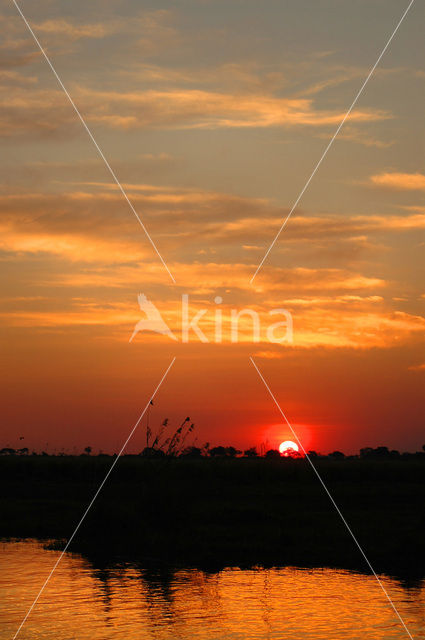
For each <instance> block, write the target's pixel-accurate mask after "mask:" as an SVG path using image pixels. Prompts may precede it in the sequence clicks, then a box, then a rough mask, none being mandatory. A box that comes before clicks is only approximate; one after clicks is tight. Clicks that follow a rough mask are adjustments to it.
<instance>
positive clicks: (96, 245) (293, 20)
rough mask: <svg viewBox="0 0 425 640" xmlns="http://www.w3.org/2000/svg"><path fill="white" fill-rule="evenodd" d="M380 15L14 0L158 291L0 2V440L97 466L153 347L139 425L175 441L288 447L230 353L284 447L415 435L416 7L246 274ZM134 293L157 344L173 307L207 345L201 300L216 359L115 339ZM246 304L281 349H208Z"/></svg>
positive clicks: (303, 8)
mask: <svg viewBox="0 0 425 640" xmlns="http://www.w3.org/2000/svg"><path fill="white" fill-rule="evenodd" d="M381 4H382V3H380V2H378V0H376V1H374V2H363V0H362V1H361V2H359V3H358V4H357V6H356V7H355V8H354V7H351V6H350V5H349V3H341V6H340V7H337V8H336V7H335V6H334V3H331V2H330V1H329V2H328V1H327V0H326V1H325V0H324V1H323V2H321V3H317V4H314V5H313V4H312V3H311V2H307V0H298V1H297V2H294V1H291V2H288V3H285V6H282V7H280V6H277V5H275V3H270V4H269V5H267V6H265V7H264V11H262V12H261V14H260V13H259V12H258V7H257V5H256V3H254V2H247V3H246V6H245V7H244V13H243V15H242V14H241V12H240V10H239V9H238V5H239V3H237V2H232V1H230V2H226V3H222V2H215V3H210V2H205V3H191V2H189V3H186V4H185V5H184V7H183V6H182V7H180V8H179V7H176V6H175V4H174V3H171V2H169V3H166V2H164V3H162V4H161V6H158V5H157V3H155V6H153V5H151V4H150V3H148V2H146V3H145V2H142V3H139V2H138V3H135V2H131V1H128V0H127V1H125V2H123V3H120V4H119V7H118V6H117V7H115V8H114V7H112V6H108V7H107V8H106V9H105V6H104V4H102V10H101V11H99V8H100V5H99V6H97V5H98V3H97V1H95V2H93V3H90V4H89V6H86V5H87V3H82V2H79V1H77V2H75V3H72V7H71V6H70V5H69V3H65V2H58V3H55V6H54V7H53V6H52V5H51V3H49V2H39V3H37V6H36V5H35V4H34V3H30V2H27V3H25V2H23V3H22V8H23V11H24V13H26V15H27V18H28V19H29V20H30V22H31V24H32V25H33V27H34V30H35V32H36V33H37V35H38V37H39V38H40V41H41V42H42V44H43V46H45V47H46V50H47V52H48V54H49V55H50V56H51V58H52V61H53V63H54V64H55V66H56V68H57V71H58V73H59V75H60V76H61V78H62V80H63V82H64V83H65V85H66V86H67V87H68V89H69V91H70V93H71V95H72V96H73V98H74V99H75V102H76V104H77V105H78V107H79V109H80V110H81V113H82V115H83V117H84V118H85V119H86V120H87V123H88V125H89V126H90V127H91V128H92V130H93V134H94V136H95V138H96V140H97V141H98V143H99V144H100V145H101V147H102V149H103V150H104V152H105V155H106V157H107V158H108V160H109V161H110V163H111V165H112V166H113V168H114V171H116V173H117V175H118V177H119V179H120V180H121V181H122V185H123V188H124V189H125V191H126V193H127V194H128V197H129V198H130V200H131V202H132V203H133V205H134V207H135V209H136V210H137V212H138V214H139V215H140V217H141V219H142V220H143V223H144V224H145V225H146V227H147V229H148V230H149V233H150V234H151V236H152V238H153V239H154V242H155V243H156V245H157V247H158V249H159V251H160V252H161V255H163V257H164V259H165V260H166V262H167V265H168V266H169V268H170V270H171V272H172V273H173V275H174V277H175V279H176V284H172V283H171V281H170V278H169V277H168V274H167V272H166V271H165V270H164V268H163V266H162V265H161V263H160V261H159V260H158V257H157V256H156V254H155V252H154V251H153V249H152V246H151V245H150V243H149V241H148V240H147V238H146V236H145V234H144V233H143V230H142V229H141V227H140V225H139V224H138V222H137V220H136V219H135V217H134V215H133V213H132V212H131V211H130V209H129V207H128V204H127V203H126V202H125V200H124V198H123V196H122V194H121V193H119V191H118V189H117V188H116V186H114V184H113V183H112V181H111V177H110V175H109V174H108V172H107V170H106V169H105V166H104V164H103V162H102V160H101V159H100V158H99V156H98V155H97V153H96V150H95V148H94V147H93V145H92V143H91V142H90V140H89V139H88V137H87V135H86V133H85V132H84V130H83V129H82V127H81V124H80V123H79V122H78V119H77V118H76V115H75V112H74V111H73V110H72V108H71V106H70V105H69V103H68V102H67V99H66V97H65V96H64V94H63V92H62V91H61V90H60V87H59V86H58V85H57V83H56V81H55V79H54V77H53V76H52V73H51V71H50V70H49V68H48V66H47V64H46V62H45V60H44V59H42V57H41V56H40V54H39V53H38V52H37V50H36V48H35V45H34V43H33V41H32V40H31V37H30V35H29V33H28V31H27V30H26V27H25V25H24V24H23V22H22V20H21V19H20V18H19V16H17V15H16V13H15V12H14V11H13V7H11V6H10V5H9V3H3V4H2V5H1V14H0V20H1V22H2V25H3V26H4V27H5V28H7V30H6V33H7V36H6V38H5V40H4V42H3V44H2V45H1V49H0V63H1V64H0V91H1V93H2V100H3V107H2V110H1V112H0V135H1V136H2V143H3V148H4V151H5V153H4V154H3V156H2V159H1V160H0V162H1V170H2V171H1V175H2V184H1V187H0V230H1V234H0V257H1V263H2V281H1V295H2V313H1V317H0V321H1V325H2V351H3V357H4V366H3V383H2V387H1V393H2V397H1V407H2V420H1V442H0V445H2V446H6V445H10V446H18V445H21V446H22V443H24V444H26V445H27V446H29V447H30V448H33V447H34V448H37V449H40V448H46V447H47V443H48V448H49V450H51V451H53V450H60V449H62V448H65V449H67V450H69V451H72V450H73V448H74V447H76V448H77V449H78V450H80V449H81V448H82V447H83V446H86V445H91V446H93V447H94V449H95V450H98V449H103V450H107V451H109V450H114V449H115V450H116V449H117V448H118V447H119V445H120V443H121V442H122V441H123V440H124V439H125V437H126V435H127V433H128V432H129V430H130V428H131V427H132V425H133V424H134V422H135V421H136V419H137V417H138V415H139V414H140V412H141V410H142V408H143V406H144V405H145V404H146V402H147V400H148V398H149V396H150V394H151V393H152V391H153V390H154V388H155V386H156V384H157V383H158V381H159V379H160V378H161V376H162V374H163V372H164V370H165V369H166V367H167V366H168V364H169V362H170V360H171V358H172V357H173V356H177V360H176V363H175V365H174V367H173V369H172V371H171V372H170V374H169V377H168V378H167V380H166V382H165V383H164V386H163V387H162V388H161V390H160V393H159V395H158V398H157V400H156V401H155V406H154V408H153V409H152V412H151V420H152V421H153V424H159V423H160V422H161V421H162V419H163V418H165V417H169V418H170V419H171V420H172V421H174V423H178V422H179V421H180V420H181V418H182V417H185V416H186V415H190V416H191V418H192V419H193V421H194V422H195V424H196V430H195V435H196V437H197V439H198V440H197V442H198V443H199V444H201V443H204V442H206V441H209V442H211V443H213V444H218V443H224V444H234V445H236V446H238V447H248V446H252V445H257V446H259V445H260V444H261V443H262V442H263V443H268V444H269V445H270V446H276V445H277V444H278V443H279V442H280V441H281V440H283V439H286V438H288V437H292V436H291V434H290V433H289V432H288V429H287V427H284V426H282V424H281V418H280V416H279V414H278V412H277V411H276V408H275V407H274V405H273V403H272V401H271V399H270V397H268V395H267V393H266V390H265V388H264V386H263V385H262V383H261V381H260V380H259V378H258V375H257V374H256V372H255V370H254V369H253V367H252V364H251V363H250V361H249V356H250V355H253V356H254V357H255V359H256V361H257V363H258V366H259V367H260V369H261V370H262V371H263V373H264V375H265V377H266V379H267V380H268V382H269V384H270V386H271V388H272V390H273V391H274V392H275V394H276V396H277V398H278V400H279V402H280V403H281V406H282V409H283V410H284V411H285V412H286V414H287V416H288V418H289V420H291V422H292V423H293V425H294V427H295V428H296V430H297V432H298V433H299V435H300V437H301V439H302V441H303V444H304V446H305V447H306V448H307V449H309V448H314V449H316V450H319V451H329V450H334V449H342V450H345V451H355V450H358V448H359V447H361V446H367V445H371V446H374V445H375V446H376V445H379V444H386V445H388V446H390V447H394V448H398V449H402V450H405V449H410V450H412V449H413V450H415V449H418V448H420V447H421V446H422V444H424V442H425V433H424V430H423V421H424V415H423V402H422V396H423V383H424V376H425V351H424V348H423V347H424V338H423V336H424V328H425V317H424V303H425V289H424V285H423V282H424V280H423V275H424V269H423V265H424V261H423V249H424V245H425V234H424V229H425V201H424V192H425V167H424V164H423V152H424V147H425V145H424V142H425V138H424V131H423V122H422V118H423V97H424V79H425V70H424V68H423V65H422V60H423V59H424V56H423V55H422V56H421V55H419V52H420V50H421V48H423V46H424V44H423V38H422V33H421V30H420V27H419V25H420V24H421V17H425V16H423V15H422V14H423V13H424V7H422V6H421V5H417V6H415V7H414V9H413V10H412V15H411V16H409V17H408V18H407V19H406V22H405V23H404V24H403V26H402V28H401V29H400V32H399V33H398V34H397V37H396V38H395V40H394V42H393V43H392V45H391V47H390V49H389V51H388V52H387V54H386V56H385V58H384V59H383V60H382V63H381V65H380V67H379V69H378V70H377V72H376V73H375V74H374V76H373V77H372V79H371V81H370V83H369V85H368V86H367V88H366V90H365V92H364V94H363V95H362V97H361V100H360V101H359V102H358V104H357V105H356V107H355V109H354V110H353V112H352V115H351V116H350V118H349V120H348V121H347V123H346V124H345V126H344V128H343V129H342V131H341V133H340V135H339V137H338V139H337V141H336V143H335V145H334V146H333V147H332V149H331V150H330V151H329V154H328V156H327V158H326V160H325V162H324V163H323V165H322V166H321V168H320V170H319V172H318V174H317V175H316V177H315V178H314V180H313V181H312V183H311V185H310V187H309V189H308V191H307V192H306V194H305V196H304V197H303V200H302V202H301V203H300V206H299V208H298V209H297V210H296V211H295V212H294V215H293V216H292V218H291V220H290V221H289V223H288V225H287V227H286V228H285V230H284V232H283V233H282V235H281V237H280V238H279V241H278V242H277V243H276V245H275V247H274V248H273V251H272V252H271V253H270V256H269V258H268V260H267V262H266V263H265V265H264V267H263V269H262V270H261V271H260V272H259V274H258V276H257V277H256V279H255V280H254V282H253V283H252V284H250V279H251V277H252V275H253V273H254V272H255V269H256V267H257V265H258V264H259V262H260V260H261V259H262V257H263V255H264V252H265V251H266V249H267V247H268V246H269V245H270V243H271V241H272V240H273V237H274V235H275V234H276V232H277V230H278V229H279V227H280V224H281V222H282V220H283V219H284V218H285V216H286V215H287V213H288V211H289V210H290V208H291V207H292V204H293V203H294V201H295V199H296V197H297V196H298V194H299V192H300V190H301V188H302V187H303V186H304V184H305V181H306V180H307V178H308V177H309V175H310V173H311V171H312V169H313V167H314V165H315V163H316V162H317V160H318V159H319V157H320V155H321V153H322V152H323V149H324V148H325V146H326V144H327V141H328V140H329V139H330V137H331V136H332V134H333V132H334V131H335V128H336V126H337V125H338V123H339V122H340V120H341V118H342V117H343V116H344V114H345V111H346V110H347V108H348V107H349V105H350V104H351V101H352V100H353V98H354V96H355V94H356V93H357V91H358V88H359V87H360V85H361V83H362V82H363V79H364V78H365V77H366V75H367V73H368V71H369V69H370V67H371V65H372V64H373V63H374V62H375V60H376V57H377V51H378V50H379V47H382V46H383V45H384V43H385V41H386V39H387V38H388V36H389V34H390V33H391V31H392V29H393V28H394V25H395V24H396V22H397V19H398V18H399V13H400V6H399V3H398V2H396V1H395V0H389V1H388V2H387V4H386V11H385V15H383V14H382V6H381ZM201 5H202V6H201ZM318 5H320V7H319V6H318ZM342 5H344V6H342ZM307 9H308V11H307ZM413 12H414V13H415V15H413ZM99 16H101V18H99ZM301 16H302V18H303V19H302V21H301V20H300V17H301ZM277 25H279V28H277ZM377 43H378V44H377ZM139 292H142V293H145V294H146V295H147V296H148V297H149V298H150V299H151V300H152V301H153V302H154V303H155V304H156V305H157V307H158V309H159V310H160V311H161V313H162V315H163V318H164V319H165V320H166V321H167V323H168V324H169V326H170V327H171V328H172V330H173V331H174V332H175V333H176V335H178V336H179V335H180V334H179V331H180V327H179V323H180V305H181V296H182V294H183V293H186V294H188V295H189V298H190V302H191V313H194V312H195V310H197V309H200V308H206V309H208V314H207V316H206V317H205V319H204V320H203V321H202V322H201V323H200V326H202V328H203V330H204V331H205V333H206V335H207V336H208V337H209V338H210V339H211V340H213V329H214V327H213V313H214V308H215V306H216V305H215V304H214V298H215V297H216V296H221V297H222V298H223V303H222V305H221V307H222V309H223V317H224V323H225V326H224V337H225V340H224V342H223V344H219V345H217V344H213V343H211V344H200V343H199V342H198V341H197V340H196V337H195V336H192V338H193V339H192V338H191V342H190V343H189V344H181V343H180V342H179V343H175V342H173V341H171V340H169V339H168V338H167V337H161V336H156V335H153V334H149V333H145V334H138V335H137V336H136V338H135V339H134V341H133V342H132V343H131V344H129V342H128V340H129V337H130V335H131V333H132V331H133V327H134V325H135V323H136V322H137V321H138V320H139V319H140V318H141V312H140V310H139V308H138V304H137V294H138V293H139ZM244 307H245V308H246V307H249V308H251V309H254V310H255V311H256V312H258V313H259V316H260V317H261V321H262V323H264V322H266V319H267V318H268V317H269V311H270V310H271V309H276V308H285V309H287V310H288V311H290V312H291V314H292V316H293V321H294V336H293V343H292V344H284V345H276V344H270V343H268V342H267V341H266V340H265V339H264V335H263V336H262V339H261V341H260V343H258V344H253V343H252V341H251V339H250V332H249V326H248V325H245V326H244V327H243V329H242V340H241V341H240V342H239V343H238V344H231V343H230V340H229V333H228V321H229V314H230V310H231V309H242V308H244ZM20 436H24V438H25V439H24V441H20V440H19V437H20ZM142 446H143V429H142V431H140V432H139V433H137V434H136V436H135V439H134V442H133V443H132V444H131V446H130V450H134V451H137V450H140V448H141V447H142Z"/></svg>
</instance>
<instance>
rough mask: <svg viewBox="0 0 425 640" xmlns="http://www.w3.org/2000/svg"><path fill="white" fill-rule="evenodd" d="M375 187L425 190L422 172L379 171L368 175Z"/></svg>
mask: <svg viewBox="0 0 425 640" xmlns="http://www.w3.org/2000/svg"><path fill="white" fill-rule="evenodd" d="M370 181H371V183H372V184H373V185H375V186H376V187H382V188H386V189H394V190H397V191H425V175H424V174H423V173H397V172H393V173H379V174H376V175H374V176H371V177H370Z"/></svg>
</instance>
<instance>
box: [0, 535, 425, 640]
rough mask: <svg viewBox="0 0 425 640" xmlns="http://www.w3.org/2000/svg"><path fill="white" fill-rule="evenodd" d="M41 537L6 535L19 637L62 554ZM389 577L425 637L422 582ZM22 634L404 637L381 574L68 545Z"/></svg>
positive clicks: (8, 611) (6, 608)
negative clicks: (203, 562)
mask: <svg viewBox="0 0 425 640" xmlns="http://www.w3.org/2000/svg"><path fill="white" fill-rule="evenodd" d="M58 555H59V554H58V552H56V551H48V550H45V549H43V547H42V546H41V545H40V544H39V543H36V542H13V543H2V544H1V545H0V564H1V574H0V603H1V604H0V623H1V631H0V638H1V639H2V640H3V638H4V639H6V638H8V639H9V638H11V637H13V635H14V633H15V632H16V630H17V628H18V626H19V624H20V623H21V621H22V619H23V617H24V615H25V613H26V611H27V610H28V608H29V607H30V605H31V603H32V601H33V599H34V598H35V596H36V594H37V592H38V590H39V589H40V587H41V585H42V583H43V582H44V580H45V578H46V576H47V575H48V574H49V572H50V570H51V568H52V566H53V564H54V563H55V561H56V558H57V557H58ZM383 583H384V585H385V588H386V589H387V590H388V592H389V594H390V596H391V598H392V599H393V600H394V602H395V604H396V606H397V608H398V609H399V611H400V613H401V615H402V616H403V618H404V620H405V622H406V624H407V625H408V627H409V629H410V631H411V633H412V635H413V636H414V637H415V639H419V638H425V616H424V603H425V584H423V585H422V587H416V588H414V589H410V590H406V589H404V588H403V587H402V586H400V584H399V583H398V582H397V581H394V580H392V579H390V578H386V577H383ZM19 637H20V638H22V640H25V639H27V640H30V639H31V640H35V639H39V638H43V639H48V640H50V639H52V640H53V639H55V640H61V639H64V640H68V639H69V640H70V639H71V638H78V639H81V640H84V639H86V638H87V639H88V638H90V640H105V639H121V638H122V639H124V638H125V639H132V638H155V639H156V640H165V639H167V640H168V639H170V640H171V638H172V639H173V640H174V639H175V638H182V639H183V640H185V639H186V638H187V639H188V640H189V638H191V639H192V638H195V639H200V640H204V639H205V640H206V639H208V640H210V639H212V638H214V639H220V640H227V639H229V640H230V639H231V640H235V639H238V640H239V639H241V640H242V639H248V640H250V639H252V640H254V639H255V640H265V639H266V638H267V639H270V640H283V639H288V640H300V638H303V639H304V638H305V639H311V640H313V639H314V640H322V639H326V640H330V639H335V640H336V639H338V640H345V639H347V640H359V639H360V638H362V639H363V638H373V639H376V640H380V639H382V640H392V639H397V640H398V639H401V638H406V637H407V635H406V632H405V631H404V630H403V629H402V627H401V625H400V624H399V622H398V620H397V618H396V617H395V615H394V612H393V610H392V609H391V607H390V606H389V604H388V602H387V601H386V599H385V596H384V594H383V593H382V591H381V589H380V588H379V586H378V584H377V582H376V580H375V578H373V577H371V576H364V575H361V574H356V573H351V572H348V571H341V570H332V569H315V570H304V569H303V570H302V569H293V568H285V569H270V570H262V569H260V570H243V571H241V570H232V569H227V570H224V571H221V572H220V573H216V574H207V573H205V572H202V571H196V570H180V571H177V572H175V573H173V574H172V573H169V572H162V573H161V572H159V573H158V572H146V571H144V572H141V571H140V570H138V569H137V568H135V567H131V566H126V567H122V568H119V569H114V570H113V571H107V570H102V569H96V568H93V567H92V565H90V564H89V563H88V562H87V561H86V560H84V559H83V558H82V557H81V556H78V555H73V554H72V555H71V554H68V555H66V556H65V557H64V558H63V560H62V562H61V564H60V565H59V567H58V569H57V570H56V572H55V574H54V575H53V577H52V579H51V581H50V583H49V585H48V587H47V588H46V590H45V592H44V593H43V595H42V596H41V598H40V600H39V602H38V604H37V606H36V607H35V608H34V610H33V612H32V614H31V616H30V617H29V618H28V620H27V622H26V624H25V626H24V627H23V629H22V631H21V633H20V636H19Z"/></svg>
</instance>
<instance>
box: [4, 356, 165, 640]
mask: <svg viewBox="0 0 425 640" xmlns="http://www.w3.org/2000/svg"><path fill="white" fill-rule="evenodd" d="M175 360H176V358H175V357H174V358H173V359H172V360H171V362H170V364H169V365H168V367H167V369H166V371H165V373H164V375H163V376H162V378H161V380H160V381H159V383H158V385H157V387H156V389H155V391H154V392H153V394H152V395H151V397H150V398H149V400H148V403H147V404H146V406H145V408H144V409H143V411H142V413H141V414H140V416H139V419H138V420H137V422H136V424H135V425H134V427H133V428H132V430H131V431H130V433H129V435H128V437H127V439H126V441H125V442H124V444H123V445H122V447H121V450H120V452H119V453H118V454H117V456H116V458H115V459H114V461H113V463H112V464H111V466H110V467H109V470H108V472H107V474H106V476H105V477H104V478H103V480H102V482H101V483H100V486H99V488H98V489H97V491H96V493H95V494H94V496H93V498H92V499H91V501H90V503H89V505H88V507H87V509H86V510H85V511H84V513H83V515H82V517H81V519H80V521H79V523H78V524H77V526H76V527H75V529H74V532H73V534H72V536H71V537H70V538H69V540H68V542H67V543H66V545H65V548H64V549H63V551H62V553H61V554H60V556H59V558H58V559H57V560H56V562H55V564H54V566H53V569H52V570H51V572H50V573H49V575H48V576H47V578H46V580H45V581H44V584H43V586H42V587H41V589H40V591H39V592H38V594H37V596H36V598H35V599H34V602H33V603H32V605H31V606H30V608H29V609H28V611H27V613H26V615H25V617H24V619H23V620H22V622H21V624H20V625H19V628H18V630H17V631H16V633H15V635H14V636H13V640H15V638H17V636H18V634H19V632H20V631H21V629H22V627H23V626H24V624H25V622H26V621H27V619H28V616H29V615H30V614H31V611H32V610H33V609H34V607H35V605H36V604H37V602H38V600H39V598H40V596H41V594H42V593H43V591H44V589H45V588H46V586H47V584H48V582H49V580H50V578H51V577H52V575H53V574H54V572H55V571H56V568H57V566H58V564H59V563H60V561H61V560H62V558H63V556H64V554H65V553H66V551H67V549H68V547H69V545H70V544H71V542H72V540H73V539H74V537H75V534H76V533H77V531H78V529H79V528H80V526H81V525H82V523H83V521H84V519H85V517H86V516H87V514H88V512H89V511H90V509H91V507H92V506H93V503H94V501H95V500H96V498H97V496H98V495H99V493H100V492H101V490H102V488H103V486H104V484H105V482H106V481H107V479H108V478H109V476H110V475H111V472H112V470H113V468H114V467H115V465H116V464H117V462H118V460H119V458H120V456H121V454H122V452H123V451H124V449H125V448H126V446H127V444H128V443H129V441H130V439H131V437H132V435H133V433H134V432H135V431H136V429H137V427H138V426H139V424H140V422H141V420H142V418H143V416H144V415H145V413H146V411H147V409H148V407H149V405H150V403H151V401H152V400H153V399H154V397H155V395H156V394H157V392H158V390H159V388H160V386H161V385H162V383H163V382H164V380H165V378H166V377H167V374H168V372H169V370H170V369H171V367H172V366H173V364H174V362H175Z"/></svg>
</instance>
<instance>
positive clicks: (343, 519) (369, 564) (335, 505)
mask: <svg viewBox="0 0 425 640" xmlns="http://www.w3.org/2000/svg"><path fill="white" fill-rule="evenodd" d="M249 359H250V360H251V362H252V364H253V365H254V367H255V369H256V371H257V373H258V375H259V376H260V378H261V380H262V381H263V383H264V386H265V387H266V389H267V391H268V392H269V395H270V397H271V398H272V400H273V402H274V403H275V405H276V407H277V408H278V410H279V413H280V414H281V416H282V417H283V419H284V420H285V422H286V424H287V425H288V427H289V428H290V430H291V433H292V435H293V436H294V438H295V440H296V441H297V443H298V445H299V447H300V449H301V451H302V452H303V454H304V455H305V457H306V458H307V460H308V462H309V463H310V466H311V468H312V469H313V471H314V473H315V474H316V476H317V478H318V480H319V482H320V484H321V485H322V487H323V489H324V490H325V492H326V494H327V496H328V498H329V500H330V501H331V502H332V504H333V506H334V507H335V509H336V511H337V513H338V515H339V517H340V518H341V520H342V522H343V523H344V525H345V527H346V529H347V531H348V533H349V534H350V536H351V537H352V539H353V540H354V542H355V544H356V546H357V548H358V549H359V551H360V553H361V554H362V556H363V558H364V560H365V561H366V564H367V566H368V567H369V569H370V570H371V572H372V573H373V575H374V576H375V578H376V580H377V581H378V584H379V586H380V587H381V589H382V591H383V592H384V593H385V596H386V597H387V600H388V602H389V603H390V605H391V607H392V608H393V610H394V612H395V614H396V616H397V618H398V619H399V620H400V622H401V624H402V625H403V628H404V630H405V631H406V633H407V635H408V636H409V638H410V639H411V640H414V639H413V636H412V634H411V633H410V631H409V629H408V628H407V626H406V623H405V622H404V620H403V618H402V617H401V615H400V613H399V612H398V609H397V607H396V606H395V604H394V602H393V601H392V600H391V597H390V595H389V593H388V591H387V590H386V589H385V587H384V585H383V583H382V582H381V580H380V579H379V576H378V574H377V573H376V571H375V569H374V568H373V567H372V565H371V563H370V561H369V559H368V557H367V556H366V554H365V552H364V551H363V548H362V547H361V545H360V543H359V541H358V540H357V538H356V536H355V535H354V533H353V531H352V530H351V527H350V525H349V524H348V522H347V521H346V519H345V518H344V516H343V515H342V513H341V510H340V508H339V507H338V505H337V503H336V502H335V500H334V498H333V497H332V494H331V493H330V491H329V489H328V488H327V486H326V484H325V482H324V481H323V479H322V476H321V475H320V473H319V472H318V470H317V469H316V467H315V465H314V463H313V461H312V459H311V458H310V456H309V455H308V453H307V452H306V450H305V449H304V447H303V444H302V442H301V441H300V439H299V438H298V435H297V433H296V432H295V429H294V428H293V426H292V425H291V423H290V422H289V420H288V418H287V417H286V415H285V414H284V413H283V411H282V409H281V407H280V405H279V403H278V401H277V400H276V398H275V396H274V395H273V393H272V390H271V389H270V387H269V385H268V384H267V382H266V381H265V379H264V377H263V374H262V373H261V371H260V370H259V368H258V367H257V365H256V363H255V362H254V359H253V358H252V357H251V356H250V357H249Z"/></svg>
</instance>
